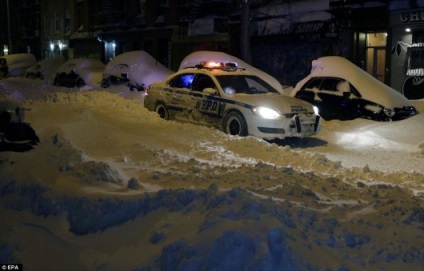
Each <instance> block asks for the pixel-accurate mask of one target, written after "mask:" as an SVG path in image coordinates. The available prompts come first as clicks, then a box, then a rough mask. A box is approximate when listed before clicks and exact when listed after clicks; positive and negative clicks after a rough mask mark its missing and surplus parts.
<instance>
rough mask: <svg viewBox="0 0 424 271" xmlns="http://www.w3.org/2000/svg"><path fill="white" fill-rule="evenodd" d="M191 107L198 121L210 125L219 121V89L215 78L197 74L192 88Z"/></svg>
mask: <svg viewBox="0 0 424 271" xmlns="http://www.w3.org/2000/svg"><path fill="white" fill-rule="evenodd" d="M191 90H192V91H191V101H190V108H191V109H192V112H193V113H192V114H193V116H194V115H195V114H198V116H196V118H194V119H195V121H196V122H203V124H205V122H206V123H207V124H210V125H215V124H217V123H218V119H219V112H220V111H219V107H220V102H219V99H217V98H218V96H217V95H218V89H217V86H216V84H215V82H214V81H213V79H212V78H211V77H210V76H209V75H207V74H202V73H199V74H196V76H195V78H194V80H193V84H192V89H191Z"/></svg>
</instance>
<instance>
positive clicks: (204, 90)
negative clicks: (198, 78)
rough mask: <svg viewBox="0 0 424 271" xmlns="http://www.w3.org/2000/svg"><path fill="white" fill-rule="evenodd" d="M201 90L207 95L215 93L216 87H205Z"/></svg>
mask: <svg viewBox="0 0 424 271" xmlns="http://www.w3.org/2000/svg"><path fill="white" fill-rule="evenodd" d="M202 92H203V93H204V94H208V95H216V89H214V88H205V89H203V91H202Z"/></svg>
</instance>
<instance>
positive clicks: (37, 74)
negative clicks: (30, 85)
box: [25, 57, 65, 80]
mask: <svg viewBox="0 0 424 271" xmlns="http://www.w3.org/2000/svg"><path fill="white" fill-rule="evenodd" d="M63 63H65V58H63V57H55V58H49V59H44V60H41V61H40V62H37V63H36V64H35V65H33V66H31V67H29V68H28V69H27V70H26V71H25V77H26V78H31V79H40V80H44V79H52V78H53V77H54V74H55V72H56V70H57V69H58V68H59V67H60V66H61V65H63Z"/></svg>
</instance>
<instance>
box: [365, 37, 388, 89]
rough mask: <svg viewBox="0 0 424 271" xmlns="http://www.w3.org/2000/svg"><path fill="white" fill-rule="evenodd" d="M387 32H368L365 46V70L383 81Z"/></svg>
mask: <svg viewBox="0 0 424 271" xmlns="http://www.w3.org/2000/svg"><path fill="white" fill-rule="evenodd" d="M386 43H387V33H385V32H379V33H368V34H367V42H366V44H367V46H366V54H367V55H366V71H367V72H368V73H369V74H371V75H372V76H374V77H375V78H377V79H378V80H379V81H381V82H383V83H384V80H385V79H386Z"/></svg>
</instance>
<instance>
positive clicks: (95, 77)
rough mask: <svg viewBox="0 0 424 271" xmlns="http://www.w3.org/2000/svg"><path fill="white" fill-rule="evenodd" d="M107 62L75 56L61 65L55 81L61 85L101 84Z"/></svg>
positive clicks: (55, 83)
mask: <svg viewBox="0 0 424 271" xmlns="http://www.w3.org/2000/svg"><path fill="white" fill-rule="evenodd" d="M104 68H105V64H103V63H102V62H101V61H99V60H97V59H91V58H75V59H71V60H69V61H67V62H65V63H64V64H63V65H61V66H60V67H59V68H58V70H57V72H56V76H55V78H54V81H53V85H55V86H59V87H68V88H72V87H79V88H80V87H83V86H85V85H90V86H99V85H100V81H101V77H102V74H103V71H104Z"/></svg>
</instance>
